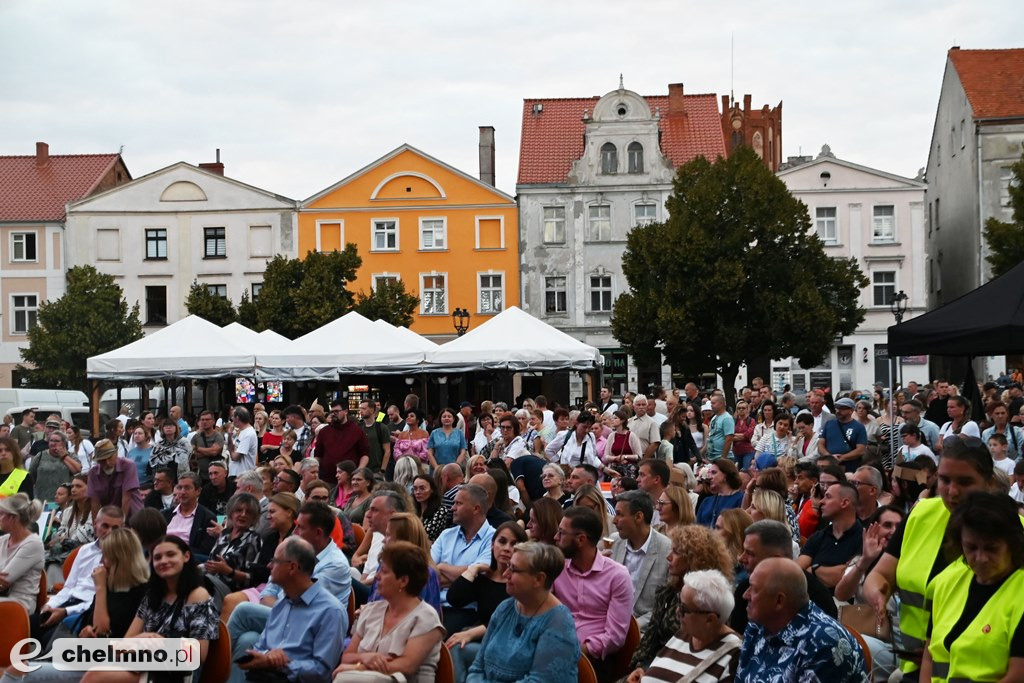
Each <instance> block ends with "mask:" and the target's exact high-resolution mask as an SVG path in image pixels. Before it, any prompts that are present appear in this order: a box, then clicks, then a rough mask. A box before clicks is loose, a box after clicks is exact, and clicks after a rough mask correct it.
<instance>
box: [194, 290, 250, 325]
mask: <svg viewBox="0 0 1024 683" xmlns="http://www.w3.org/2000/svg"><path fill="white" fill-rule="evenodd" d="M185 309H186V310H187V311H188V312H189V314H190V315H198V316H199V317H200V318H205V319H206V320H209V321H210V322H211V323H213V324H214V325H217V326H219V327H224V326H225V325H229V324H231V323H233V322H235V321H236V320H238V314H237V313H236V312H235V307H234V305H232V303H231V299H228V298H225V297H219V296H217V295H216V294H214V293H213V292H211V291H210V289H209V287H207V286H206V285H204V284H200V283H199V282H198V281H197V280H193V281H192V287H190V288H189V290H188V297H187V298H186V299H185Z"/></svg>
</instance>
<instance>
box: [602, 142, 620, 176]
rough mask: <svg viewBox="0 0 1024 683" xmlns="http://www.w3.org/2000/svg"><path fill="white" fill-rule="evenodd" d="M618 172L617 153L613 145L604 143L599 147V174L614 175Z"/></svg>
mask: <svg viewBox="0 0 1024 683" xmlns="http://www.w3.org/2000/svg"><path fill="white" fill-rule="evenodd" d="M618 172H619V152H618V150H617V149H615V145H613V144H612V143H610V142H606V143H604V144H603V145H601V173H605V174H608V175H614V174H616V173H618Z"/></svg>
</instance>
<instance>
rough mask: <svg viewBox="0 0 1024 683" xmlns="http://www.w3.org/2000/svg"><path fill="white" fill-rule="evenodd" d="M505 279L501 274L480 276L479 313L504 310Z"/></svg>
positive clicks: (482, 274) (483, 274)
mask: <svg viewBox="0 0 1024 683" xmlns="http://www.w3.org/2000/svg"><path fill="white" fill-rule="evenodd" d="M504 280H505V277H504V275H502V274H501V273H481V274H480V301H479V303H480V313H482V314H485V315H486V314H488V313H500V312H501V311H503V310H505V282H504Z"/></svg>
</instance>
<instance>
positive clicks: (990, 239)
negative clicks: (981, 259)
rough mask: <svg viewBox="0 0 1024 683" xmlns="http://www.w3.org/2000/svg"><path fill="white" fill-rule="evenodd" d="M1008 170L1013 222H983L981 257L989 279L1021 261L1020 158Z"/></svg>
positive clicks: (1023, 181)
mask: <svg viewBox="0 0 1024 683" xmlns="http://www.w3.org/2000/svg"><path fill="white" fill-rule="evenodd" d="M1011 170H1012V171H1013V179H1012V181H1011V182H1010V206H1011V207H1012V209H1013V220H1012V221H1011V222H1009V223H1007V222H1005V221H1001V220H999V219H997V218H994V217H993V218H989V219H988V220H987V221H985V242H987V243H988V247H989V254H988V256H986V257H985V260H986V261H988V264H989V265H990V266H991V267H992V277H999V276H1000V275H1003V274H1004V273H1006V272H1007V271H1008V270H1010V269H1011V268H1013V267H1014V266H1016V265H1017V264H1018V263H1020V262H1021V261H1024V155H1022V156H1021V158H1020V159H1018V160H1017V163H1015V164H1014V165H1013V166H1012V167H1011Z"/></svg>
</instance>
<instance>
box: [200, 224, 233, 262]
mask: <svg viewBox="0 0 1024 683" xmlns="http://www.w3.org/2000/svg"><path fill="white" fill-rule="evenodd" d="M203 245H204V249H203V258H227V255H228V247H227V241H226V240H225V239H224V228H203Z"/></svg>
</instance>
